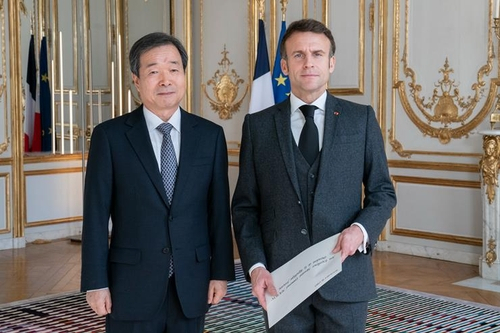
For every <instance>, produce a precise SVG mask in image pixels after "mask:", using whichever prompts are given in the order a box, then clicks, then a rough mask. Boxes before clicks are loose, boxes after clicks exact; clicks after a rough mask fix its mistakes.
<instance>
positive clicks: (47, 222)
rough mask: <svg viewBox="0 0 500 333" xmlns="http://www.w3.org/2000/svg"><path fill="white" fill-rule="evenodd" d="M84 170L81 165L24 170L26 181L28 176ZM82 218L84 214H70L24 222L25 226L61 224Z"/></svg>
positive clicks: (79, 220) (78, 220)
mask: <svg viewBox="0 0 500 333" xmlns="http://www.w3.org/2000/svg"><path fill="white" fill-rule="evenodd" d="M82 172H84V169H83V168H81V167H70V168H59V169H44V170H30V171H25V172H24V182H25V183H26V178H28V177H33V176H47V175H59V174H66V173H77V174H78V173H82ZM82 220H83V216H68V217H62V218H56V219H48V220H39V221H33V222H28V221H27V220H26V221H25V222H24V224H23V228H29V227H38V226H45V225H53V224H61V223H70V222H81V221H82Z"/></svg>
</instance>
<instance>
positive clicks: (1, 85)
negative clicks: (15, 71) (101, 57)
mask: <svg viewBox="0 0 500 333" xmlns="http://www.w3.org/2000/svg"><path fill="white" fill-rule="evenodd" d="M20 6H21V8H22V7H25V6H24V3H23V2H22V1H21V2H20ZM0 38H1V42H0V43H1V44H2V45H1V49H0V52H2V63H1V67H0V70H1V72H0V103H2V104H3V105H5V106H7V105H8V103H7V102H8V100H7V80H6V79H7V77H8V73H7V57H8V55H7V50H6V45H7V39H6V38H5V8H4V3H3V1H2V2H0ZM7 110H8V108H7V107H5V108H3V119H4V131H5V132H4V133H5V135H4V138H3V139H2V141H3V142H1V143H0V155H2V154H3V153H5V152H6V151H7V150H8V149H9V145H10V137H9V117H8V112H7Z"/></svg>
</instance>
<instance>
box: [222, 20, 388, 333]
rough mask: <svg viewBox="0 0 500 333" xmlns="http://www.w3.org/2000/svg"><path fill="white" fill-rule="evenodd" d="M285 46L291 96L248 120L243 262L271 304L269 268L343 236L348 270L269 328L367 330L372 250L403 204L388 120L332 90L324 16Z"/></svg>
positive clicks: (276, 331)
mask: <svg viewBox="0 0 500 333" xmlns="http://www.w3.org/2000/svg"><path fill="white" fill-rule="evenodd" d="M280 47H281V49H280V50H281V55H282V59H281V68H282V70H283V72H284V73H285V74H287V75H288V77H289V79H290V83H291V90H292V91H291V94H290V98H289V99H287V100H286V101H284V102H282V103H280V104H277V105H275V106H272V107H270V108H268V109H266V110H263V111H261V112H258V113H255V114H249V115H247V116H246V118H245V122H244V124H243V134H242V140H241V152H240V173H239V178H238V183H237V185H236V189H235V193H234V196H233V202H232V214H233V225H234V231H235V236H236V241H237V243H238V249H239V253H240V257H241V261H242V265H243V269H244V270H245V272H246V273H247V279H249V280H250V281H251V283H252V292H253V294H254V295H255V296H256V297H257V298H258V300H259V303H260V304H261V305H262V307H263V308H264V310H266V302H265V293H266V292H267V293H270V294H271V295H273V294H276V288H275V286H274V284H273V280H272V277H271V274H270V272H272V271H274V270H275V269H277V268H278V267H280V266H281V265H283V264H284V263H286V262H287V261H289V260H290V259H292V258H293V257H294V256H296V255H297V254H299V253H300V252H302V251H304V250H305V249H307V248H308V247H310V246H311V245H313V244H316V243H318V242H320V241H322V240H324V239H325V238H328V237H330V236H332V235H335V234H337V233H340V236H339V239H338V243H337V244H336V246H335V247H334V248H333V249H332V251H333V252H334V253H337V252H340V253H341V259H342V262H343V263H342V272H341V273H340V274H338V275H337V276H335V277H334V278H333V279H331V280H330V281H329V282H327V283H326V284H325V285H324V286H322V287H321V288H320V289H318V291H316V292H315V293H313V294H312V295H311V296H310V297H308V298H307V299H306V300H305V301H304V302H302V303H301V304H300V305H299V306H297V307H296V308H295V309H294V310H293V311H292V312H291V313H289V314H288V315H287V316H285V317H284V318H283V319H282V320H280V321H279V322H278V323H277V324H276V325H274V326H273V327H272V328H271V329H268V331H269V332H273V333H281V332H286V333H291V332H297V333H307V332H335V333H344V332H350V333H352V332H357V333H358V332H359V333H361V332H364V331H365V324H366V317H367V313H368V300H369V299H371V298H374V297H376V288H375V279H374V274H373V267H372V262H371V256H370V255H367V254H370V251H371V249H372V248H373V247H374V245H375V243H376V241H377V238H378V237H379V235H380V233H381V231H382V229H383V228H384V226H385V224H386V222H387V219H388V218H389V217H390V214H391V210H392V208H393V207H394V206H395V204H396V196H395V193H394V187H393V185H392V182H391V179H390V176H389V172H388V168H387V159H386V156H385V151H384V143H383V140H382V135H381V131H380V127H379V125H378V123H377V120H376V118H375V113H374V111H373V109H372V108H371V107H370V106H366V105H359V104H355V103H352V102H348V101H345V100H342V99H338V98H336V97H334V96H332V95H330V94H329V93H328V92H327V91H326V86H327V82H328V78H329V76H330V74H331V73H333V70H334V68H335V57H334V53H335V42H334V39H333V36H332V33H331V31H330V30H329V29H328V28H327V27H325V26H324V25H323V24H322V23H321V22H318V21H315V20H312V19H305V20H300V21H296V22H293V23H292V24H290V26H289V27H288V29H287V31H286V33H285V35H284V37H283V40H282V43H281V46H280ZM304 104H306V105H313V106H314V107H311V106H306V107H303V105H304ZM363 189H364V192H363Z"/></svg>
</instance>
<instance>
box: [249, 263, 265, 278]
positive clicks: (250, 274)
mask: <svg viewBox="0 0 500 333" xmlns="http://www.w3.org/2000/svg"><path fill="white" fill-rule="evenodd" d="M259 267H262V268H266V266H264V264H263V263H261V262H258V263H256V264H255V265H253V266H252V267H250V269H249V270H248V275H249V276H252V272H253V271H254V269H256V268H259Z"/></svg>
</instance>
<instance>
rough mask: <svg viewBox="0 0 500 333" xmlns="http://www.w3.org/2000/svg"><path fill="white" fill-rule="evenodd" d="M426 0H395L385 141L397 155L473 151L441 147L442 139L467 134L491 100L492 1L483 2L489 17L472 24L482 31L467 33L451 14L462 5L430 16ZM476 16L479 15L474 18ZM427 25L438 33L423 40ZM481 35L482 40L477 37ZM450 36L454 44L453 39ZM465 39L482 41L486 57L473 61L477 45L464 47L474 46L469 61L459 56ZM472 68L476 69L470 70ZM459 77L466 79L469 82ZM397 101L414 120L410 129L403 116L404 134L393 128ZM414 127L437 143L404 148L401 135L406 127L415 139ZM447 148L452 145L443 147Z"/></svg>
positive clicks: (495, 81) (479, 121)
mask: <svg viewBox="0 0 500 333" xmlns="http://www.w3.org/2000/svg"><path fill="white" fill-rule="evenodd" d="M476 3H477V2H474V4H476ZM426 4H427V5H428V4H429V2H425V1H410V0H395V1H394V15H393V19H394V28H393V31H394V36H393V58H392V63H393V69H392V73H393V89H394V90H393V106H392V123H391V128H390V132H389V140H390V144H391V146H392V148H393V151H395V152H396V153H397V154H398V155H399V156H400V157H402V158H410V157H411V156H412V155H413V154H427V155H441V156H477V154H474V153H470V152H467V151H464V152H457V151H456V150H457V149H452V148H446V147H443V145H447V144H449V143H450V142H451V141H452V140H453V139H455V140H464V139H468V138H469V135H470V133H471V132H472V131H475V130H477V129H478V128H479V127H480V125H482V124H483V123H484V120H485V118H486V117H487V116H488V114H489V113H490V112H491V109H492V107H493V104H494V102H495V98H496V91H497V86H498V85H499V84H500V81H498V79H496V78H489V76H490V74H492V70H493V61H494V58H495V54H494V52H493V46H494V45H493V38H492V28H491V27H492V24H493V21H492V18H491V17H492V16H491V12H492V4H493V2H492V0H490V1H488V3H487V7H488V13H489V14H488V17H489V19H488V20H487V21H486V22H484V23H483V24H479V25H475V26H474V27H475V28H477V29H481V31H482V34H479V36H474V37H471V35H472V34H471V33H469V34H466V33H462V34H461V33H460V31H458V29H462V28H463V29H465V28H466V27H467V26H465V25H463V24H459V21H457V20H456V15H458V13H459V11H460V10H464V9H463V8H465V7H466V6H456V7H454V8H448V12H447V14H446V15H441V14H439V17H440V20H439V21H438V20H434V19H433V18H432V15H431V14H432V13H429V8H428V7H426ZM441 5H442V6H444V5H445V4H444V2H443V4H441V3H437V2H433V11H435V12H436V13H441V11H440V9H439V8H437V7H438V6H441ZM471 6H472V0H471ZM462 7H463V8H462ZM401 9H403V10H401ZM481 13H482V12H478V13H475V14H476V15H477V16H472V17H471V18H470V19H471V20H472V21H476V20H474V18H476V17H478V16H480V15H481ZM468 14H471V15H472V14H473V13H471V12H469V13H468ZM401 19H403V22H401ZM418 19H420V20H421V21H418ZM477 22H482V21H481V20H477ZM455 28H456V29H455ZM467 28H468V27H467ZM432 29H434V30H433V31H435V33H436V34H437V35H438V36H439V37H434V36H432V35H429V36H428V37H429V38H428V40H427V42H428V44H423V42H422V41H423V40H425V36H426V33H429V34H430V31H431V30H432ZM421 31H423V32H421ZM483 35H484V36H485V40H480V41H479V42H478V39H479V38H480V37H482V36H483ZM433 38H434V39H433ZM435 38H438V39H437V40H436V39H435ZM439 38H442V39H441V41H442V42H439V41H440V39H439ZM467 38H468V39H467ZM471 38H472V39H473V40H471ZM437 41H438V42H437ZM454 42H455V43H456V44H453V43H454ZM474 42H476V43H474ZM466 43H470V44H471V45H477V44H478V43H479V44H481V43H482V44H483V45H484V49H481V50H484V58H483V59H484V60H485V62H480V61H478V62H476V63H475V62H474V61H476V60H478V53H479V52H483V51H481V50H480V49H479V48H477V47H471V48H470V49H469V50H470V51H469V52H475V53H474V57H470V58H471V59H467V60H469V61H464V59H463V57H465V56H463V55H461V54H460V52H457V51H456V50H457V49H460V45H462V44H465V45H467V44H466ZM441 46H442V49H441V48H440V47H441ZM441 55H442V56H441ZM461 56H462V58H461ZM429 60H431V61H429ZM461 60H462V61H461ZM439 61H441V65H440V66H439V65H437V64H438V62H439ZM434 66H435V67H434ZM473 68H477V69H475V70H472V69H473ZM432 73H434V74H432ZM464 82H470V86H468V85H467V83H464ZM398 97H399V100H398ZM398 102H399V103H401V106H400V108H401V109H402V111H404V114H405V116H406V117H407V118H408V119H409V120H410V122H411V124H412V126H413V128H411V129H409V128H407V127H408V126H409V125H407V123H406V122H404V123H405V124H406V125H405V129H404V131H405V133H404V134H405V135H401V134H399V133H398V135H397V133H396V129H397V127H398V124H399V122H398V121H397V118H398V117H404V115H401V114H400V113H399V112H398V111H397V110H398ZM401 123H402V120H401ZM414 130H416V131H419V132H420V133H421V135H422V138H424V137H430V138H436V139H437V141H436V142H437V143H439V144H440V145H439V146H434V147H432V149H429V150H427V151H426V150H420V149H410V148H408V147H407V146H410V145H411V144H410V142H408V141H409V140H408V139H405V137H408V136H407V134H409V133H410V134H411V135H412V136H411V137H412V138H413V142H411V143H415V137H416V136H415V133H413V132H412V131H414ZM448 149H450V150H451V151H449V152H448V151H447V150H448ZM453 150H455V151H453Z"/></svg>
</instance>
